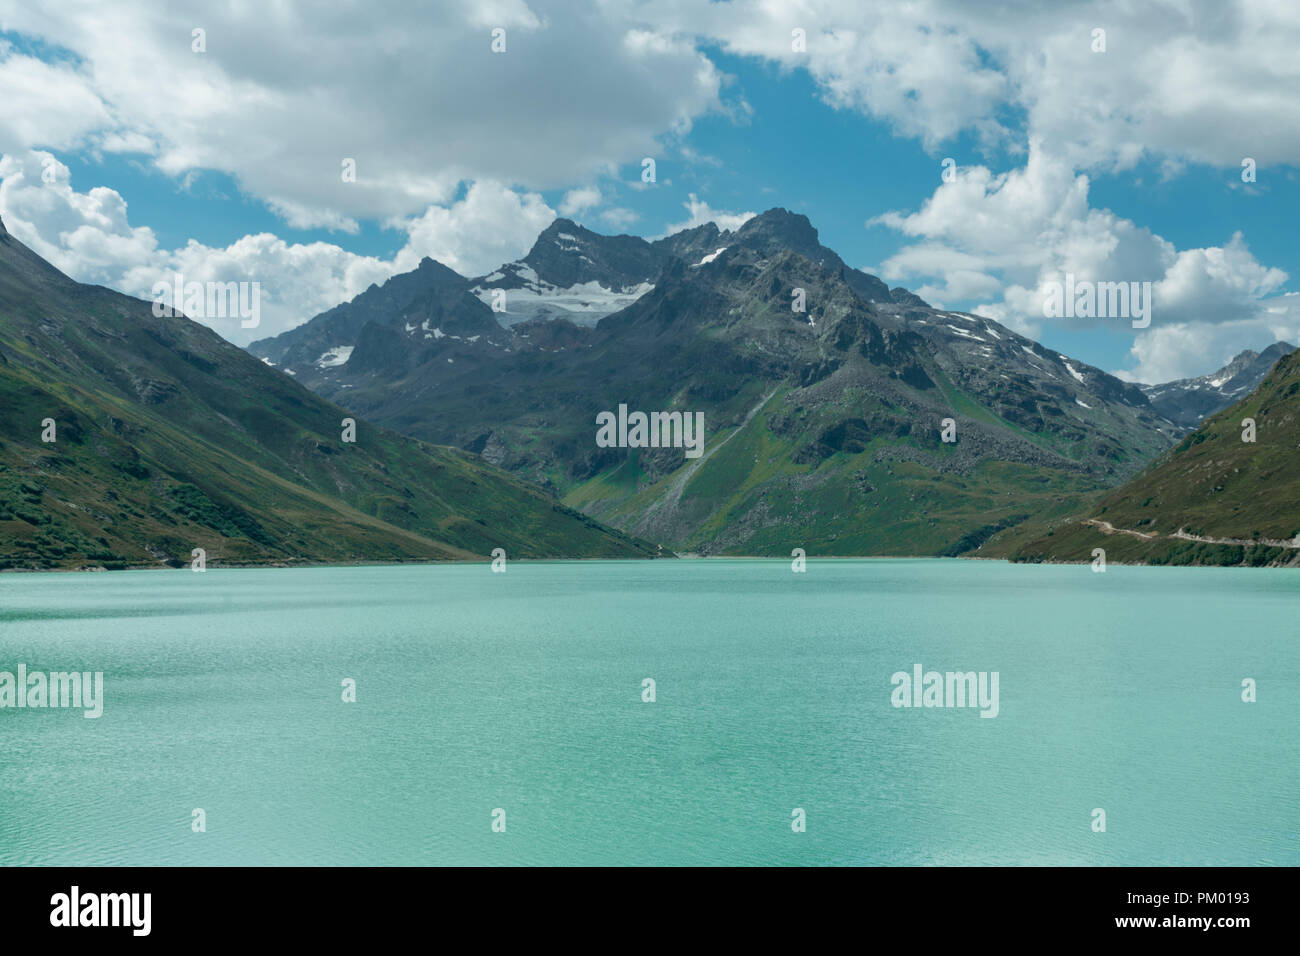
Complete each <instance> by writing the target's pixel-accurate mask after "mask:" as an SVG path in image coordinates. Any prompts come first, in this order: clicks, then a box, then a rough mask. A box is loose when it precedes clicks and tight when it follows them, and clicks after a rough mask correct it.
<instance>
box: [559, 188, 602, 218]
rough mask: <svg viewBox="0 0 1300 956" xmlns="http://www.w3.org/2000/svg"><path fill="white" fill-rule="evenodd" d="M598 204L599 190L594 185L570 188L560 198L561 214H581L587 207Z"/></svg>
mask: <svg viewBox="0 0 1300 956" xmlns="http://www.w3.org/2000/svg"><path fill="white" fill-rule="evenodd" d="M599 205H600V190H599V189H596V188H595V187H594V186H584V187H582V188H580V189H570V190H569V191H568V192H567V193H565V194H564V198H563V199H562V200H560V215H561V216H581V215H582V214H583V213H584V212H586V211H587V210H588V209H591V208H592V207H594V206H599Z"/></svg>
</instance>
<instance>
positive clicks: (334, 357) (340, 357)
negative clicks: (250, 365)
mask: <svg viewBox="0 0 1300 956" xmlns="http://www.w3.org/2000/svg"><path fill="white" fill-rule="evenodd" d="M354 348H356V346H354V345H336V346H334V348H332V349H330V350H329V351H328V352H325V353H324V354H323V355H321V357H320V358H318V359H317V360H316V362H315V365H316V367H317V368H337V367H338V366H340V365H346V364H347V361H348V359H350V358H351V357H352V350H353V349H354ZM267 364H270V363H267Z"/></svg>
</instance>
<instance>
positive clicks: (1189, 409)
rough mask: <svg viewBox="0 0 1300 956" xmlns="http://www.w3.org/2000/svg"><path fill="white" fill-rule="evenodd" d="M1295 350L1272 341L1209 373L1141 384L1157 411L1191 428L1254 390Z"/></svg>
mask: <svg viewBox="0 0 1300 956" xmlns="http://www.w3.org/2000/svg"><path fill="white" fill-rule="evenodd" d="M1294 351H1295V346H1294V345H1291V344H1290V343H1289V342H1275V343H1273V344H1272V345H1270V346H1269V347H1268V348H1266V349H1265V350H1264V351H1263V352H1255V351H1252V350H1250V349H1247V350H1246V351H1244V352H1241V353H1240V354H1238V355H1237V356H1236V357H1235V358H1233V360H1232V361H1231V362H1229V363H1228V364H1227V365H1225V366H1224V367H1223V368H1221V369H1219V370H1217V371H1215V372H1211V373H1210V374H1208V375H1201V376H1198V377H1196V378H1184V379H1179V380H1178V381H1174V382H1164V383H1163V384H1160V385H1142V386H1140V387H1141V389H1142V391H1143V392H1145V393H1146V396H1147V399H1148V400H1149V401H1150V402H1151V404H1152V405H1153V406H1154V407H1155V408H1156V409H1157V410H1158V411H1159V412H1160V414H1162V415H1164V416H1165V417H1166V418H1168V419H1169V420H1170V421H1172V422H1174V423H1175V424H1177V425H1180V426H1182V427H1183V428H1188V429H1191V428H1195V427H1196V426H1197V425H1198V424H1199V423H1200V422H1201V420H1202V419H1204V418H1206V417H1207V416H1209V415H1213V414H1214V413H1215V412H1218V411H1221V410H1222V409H1224V408H1227V407H1228V406H1229V405H1231V404H1232V403H1233V402H1236V401H1239V400H1240V399H1242V398H1244V397H1245V396H1246V395H1248V394H1250V393H1251V392H1253V391H1254V390H1255V389H1256V388H1258V387H1259V385H1260V383H1261V382H1263V381H1264V379H1265V378H1266V377H1267V376H1268V373H1269V372H1270V371H1272V369H1273V366H1274V365H1276V364H1277V362H1278V360H1279V359H1281V358H1282V357H1283V356H1284V355H1289V354H1290V353H1292V352H1294Z"/></svg>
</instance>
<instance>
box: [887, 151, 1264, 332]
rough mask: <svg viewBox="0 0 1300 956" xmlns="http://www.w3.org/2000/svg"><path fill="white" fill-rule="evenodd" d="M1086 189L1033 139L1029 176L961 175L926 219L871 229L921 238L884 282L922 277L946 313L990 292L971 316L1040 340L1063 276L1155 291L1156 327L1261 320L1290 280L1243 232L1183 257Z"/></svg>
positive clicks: (890, 265)
mask: <svg viewBox="0 0 1300 956" xmlns="http://www.w3.org/2000/svg"><path fill="white" fill-rule="evenodd" d="M1088 186H1089V183H1088V177H1087V176H1086V175H1082V174H1078V173H1076V172H1074V170H1073V168H1072V167H1071V165H1070V164H1069V163H1068V162H1067V161H1065V160H1063V159H1060V158H1058V157H1055V156H1053V155H1051V154H1049V153H1048V152H1047V151H1046V150H1045V149H1044V148H1043V147H1042V145H1041V144H1040V143H1038V142H1031V143H1030V146H1029V157H1028V160H1027V162H1026V164H1025V166H1024V167H1022V168H1018V169H1013V170H1011V171H1009V172H1006V173H1001V174H994V173H992V172H991V171H990V170H988V169H987V168H985V167H983V166H975V167H965V168H962V167H959V168H958V169H957V173H956V178H955V179H954V180H953V181H952V182H948V183H943V184H941V185H940V186H939V187H938V188H937V189H936V190H935V192H934V194H933V195H932V196H931V197H930V198H929V199H927V200H926V201H925V202H924V204H923V205H922V207H921V209H920V210H919V211H917V212H914V213H910V214H905V213H900V212H888V213H885V214H883V215H881V216H878V217H876V218H875V219H873V220H872V221H871V223H870V224H873V225H876V224H878V225H884V226H888V227H889V228H892V229H895V230H897V231H899V232H900V233H902V234H903V235H905V236H910V237H915V238H917V239H919V240H920V241H919V242H917V243H914V244H911V245H908V246H905V247H903V248H902V249H900V250H899V251H898V252H897V253H895V254H894V255H892V256H890V257H889V258H888V259H886V260H885V262H884V263H883V264H882V265H881V267H880V271H881V276H882V277H883V278H885V279H887V280H889V281H890V282H904V283H907V282H910V281H911V280H916V279H924V280H927V284H926V285H925V286H924V287H923V289H922V291H921V293H920V294H921V295H923V296H925V297H926V298H927V299H929V298H930V297H931V296H933V300H935V301H939V302H944V303H945V304H946V305H954V304H956V302H955V301H954V300H961V299H963V298H971V297H973V296H975V295H984V296H990V299H989V300H986V301H983V302H981V303H980V304H979V305H978V306H976V307H975V309H974V311H977V312H979V313H980V314H982V315H987V316H989V317H990V318H994V319H996V320H998V321H1001V322H1005V323H1006V324H1007V325H1009V326H1010V327H1012V328H1014V329H1016V330H1017V331H1020V332H1022V333H1024V334H1026V335H1031V336H1035V337H1037V335H1038V333H1039V332H1040V331H1041V329H1042V327H1043V324H1044V323H1045V321H1047V320H1045V319H1044V318H1043V303H1044V300H1045V298H1046V297H1047V295H1048V291H1049V288H1050V285H1049V284H1050V283H1055V282H1060V281H1063V279H1064V277H1065V276H1066V275H1067V274H1072V275H1073V276H1074V277H1075V279H1076V281H1092V282H1135V281H1136V282H1150V283H1152V302H1153V312H1152V322H1153V323H1154V324H1156V325H1166V324H1169V325H1179V324H1186V323H1215V322H1230V321H1236V320H1240V319H1245V318H1250V317H1255V316H1259V315H1261V314H1262V312H1263V310H1264V309H1266V308H1267V304H1268V302H1269V301H1271V300H1270V299H1269V298H1268V297H1269V296H1272V295H1274V294H1275V293H1276V292H1278V291H1279V290H1280V288H1281V286H1282V284H1283V283H1284V282H1285V281H1286V278H1287V275H1286V273H1284V272H1282V271H1281V270H1280V269H1274V268H1268V267H1266V266H1264V265H1262V264H1260V263H1259V262H1258V261H1257V260H1256V259H1255V257H1254V256H1253V255H1252V254H1251V252H1250V250H1249V248H1248V247H1247V245H1246V242H1245V239H1244V238H1243V237H1242V235H1241V234H1240V233H1237V234H1234V235H1232V236H1230V237H1228V241H1227V242H1226V243H1225V244H1224V245H1222V246H1212V247H1208V248H1203V249H1184V250H1181V251H1179V250H1178V249H1176V248H1175V247H1174V245H1173V244H1172V243H1170V242H1168V241H1167V240H1165V239H1164V238H1162V237H1160V236H1158V235H1155V234H1154V233H1152V232H1151V231H1150V230H1149V229H1146V228H1144V227H1141V226H1138V225H1137V224H1136V223H1134V222H1133V221H1132V220H1129V219H1124V218H1122V217H1120V216H1117V215H1116V214H1115V213H1113V212H1111V211H1110V210H1106V209H1094V208H1092V207H1091V206H1090V205H1089V202H1088ZM998 291H1000V292H1001V296H1000V298H997V297H995V293H997V292H998ZM945 300H946V301H945ZM1061 321H1064V322H1074V323H1078V322H1084V321H1086V322H1094V323H1095V322H1112V323H1113V322H1115V321H1116V320H1114V319H1086V320H1084V319H1065V320H1061Z"/></svg>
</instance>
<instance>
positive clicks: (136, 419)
mask: <svg viewBox="0 0 1300 956" xmlns="http://www.w3.org/2000/svg"><path fill="white" fill-rule="evenodd" d="M363 354H364V353H363ZM348 415H349V413H348V412H346V411H344V410H343V409H341V408H338V407H336V406H334V405H331V404H330V403H329V402H328V401H325V400H324V399H322V398H320V397H319V396H317V395H315V394H313V393H312V392H310V391H308V390H307V389H306V388H304V387H303V386H301V385H299V384H298V383H297V382H295V381H294V380H293V379H292V378H291V377H290V376H287V375H284V374H282V373H280V372H278V371H275V370H273V369H271V368H268V367H267V366H266V364H265V363H263V362H260V361H258V360H257V359H255V358H253V357H252V356H250V355H249V354H248V353H247V352H245V351H244V350H242V349H239V348H236V347H235V346H233V345H231V344H229V343H228V342H226V341H225V340H224V339H223V338H221V337H220V336H219V335H217V334H216V333H215V332H213V331H211V330H210V329H208V328H207V327H206V326H204V325H201V324H199V323H198V322H194V321H191V320H190V319H187V318H184V317H179V316H178V317H175V318H160V317H157V316H155V315H154V314H153V308H152V305H151V304H150V303H148V302H143V301H140V300H139V299H133V298H130V297H128V296H125V295H121V294H119V293H117V292H113V291H111V290H109V289H106V288H103V287H99V286H87V285H82V284H80V283H77V282H74V281H73V280H72V279H70V278H68V277H67V276H65V275H63V274H62V273H61V272H59V271H58V270H56V269H55V268H54V267H53V266H51V265H50V264H49V263H47V262H45V261H44V260H43V259H41V258H40V257H39V256H37V255H36V254H35V253H33V252H32V251H31V250H30V249H28V248H27V247H26V246H24V245H23V244H22V243H20V242H19V241H18V240H17V239H16V238H15V237H13V236H12V235H10V234H9V233H8V232H7V231H6V229H5V228H4V225H3V223H0V568H18V569H39V568H84V567H99V568H110V569H112V568H123V567H159V566H173V567H174V566H178V565H182V564H188V563H190V561H191V558H192V555H193V552H194V550H195V549H203V551H204V552H205V553H206V560H207V561H208V562H209V563H212V564H217V565H221V564H225V565H234V564H243V565H256V564H297V563H308V562H331V563H337V562H374V561H410V560H441V559H475V558H477V559H480V560H487V559H488V557H489V555H490V553H491V551H492V550H493V549H495V548H504V549H505V550H506V552H507V554H508V555H510V556H511V557H607V558H617V557H642V556H653V555H654V554H656V553H657V549H655V548H653V547H652V546H650V545H649V544H646V543H645V542H641V541H637V540H635V539H633V538H631V537H629V536H628V535H626V534H624V533H623V532H620V531H617V530H613V529H610V528H607V527H604V526H602V525H601V524H600V523H599V522H597V521H595V520H593V519H591V518H590V517H588V516H586V515H582V514H579V513H578V512H576V511H574V510H573V509H570V508H567V507H565V506H564V505H562V504H560V503H559V502H557V501H555V500H554V499H553V498H552V497H551V496H550V495H548V494H547V493H545V492H544V491H542V490H540V489H538V488H537V487H535V486H534V485H531V484H528V483H526V482H524V481H521V480H520V479H519V478H518V477H514V476H511V475H507V474H505V473H504V472H502V471H500V470H498V469H496V468H493V467H492V466H490V465H488V464H487V463H486V462H484V461H483V459H482V458H481V457H479V456H477V455H475V454H472V453H469V452H465V451H461V450H458V449H454V448H446V447H437V446H434V445H431V444H429V443H428V442H426V441H421V440H419V439H414V438H407V437H404V436H401V435H398V434H396V433H394V432H392V431H389V430H386V429H383V428H379V427H376V426H373V425H371V424H369V423H367V422H365V421H356V422H354V427H355V441H351V442H348V441H345V440H343V439H344V436H345V434H346V432H345V430H344V425H343V419H344V418H345V417H348Z"/></svg>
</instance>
